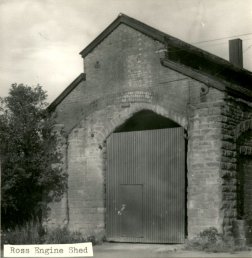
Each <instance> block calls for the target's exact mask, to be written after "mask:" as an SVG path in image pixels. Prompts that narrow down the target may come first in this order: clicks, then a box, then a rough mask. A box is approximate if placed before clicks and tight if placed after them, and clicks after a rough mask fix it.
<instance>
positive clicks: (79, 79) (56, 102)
mask: <svg viewBox="0 0 252 258" xmlns="http://www.w3.org/2000/svg"><path fill="white" fill-rule="evenodd" d="M83 80H84V81H85V80H86V74H85V73H81V74H80V75H79V76H78V77H77V78H76V79H75V80H74V81H72V82H71V83H70V84H69V86H68V87H66V89H65V90H64V91H63V92H62V93H61V94H60V95H59V96H58V97H57V98H56V99H55V100H54V101H53V102H52V103H51V104H50V105H49V106H48V107H47V110H48V111H49V112H52V111H54V110H55V108H56V107H57V106H58V105H59V104H60V103H61V102H62V101H63V100H64V99H65V97H66V96H67V95H68V94H69V93H70V92H71V91H72V90H74V89H75V87H76V86H77V85H79V83H80V82H82V81H83Z"/></svg>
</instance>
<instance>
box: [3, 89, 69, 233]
mask: <svg viewBox="0 0 252 258" xmlns="http://www.w3.org/2000/svg"><path fill="white" fill-rule="evenodd" d="M46 97H47V95H46V93H45V91H43V89H42V87H41V86H39V85H38V86H36V87H35V88H32V87H29V86H24V85H22V84H19V85H17V84H13V85H12V87H11V89H10V91H9V95H8V97H6V98H4V99H1V106H0V142H1V145H0V157H1V163H2V164H1V170H2V181H1V190H2V206H1V215H2V227H4V228H7V227H15V226H16V225H22V224H23V223H25V222H27V221H30V220H31V219H32V218H35V217H39V218H40V219H41V217H42V212H43V211H45V210H46V204H47V203H48V202H50V201H52V200H55V199H60V198H61V197H62V195H63V192H64V191H65V189H66V180H67V175H66V174H65V173H64V172H63V171H62V169H61V166H52V164H53V163H59V161H60V155H59V153H57V151H56V136H55V135H54V134H53V123H54V121H53V120H52V119H51V118H50V117H49V116H48V114H47V110H46V105H47V103H46V102H45V101H46Z"/></svg>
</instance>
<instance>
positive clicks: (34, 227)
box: [1, 222, 97, 246]
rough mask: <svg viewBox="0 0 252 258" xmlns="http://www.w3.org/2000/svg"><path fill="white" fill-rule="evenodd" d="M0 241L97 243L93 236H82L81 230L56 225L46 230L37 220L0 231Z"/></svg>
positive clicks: (16, 243)
mask: <svg viewBox="0 0 252 258" xmlns="http://www.w3.org/2000/svg"><path fill="white" fill-rule="evenodd" d="M1 239H2V241H1V243H2V246H3V245H4V244H12V245H25V244H71V243H83V242H92V243H93V245H95V244H97V241H96V239H95V237H94V236H89V237H84V236H83V235H82V234H81V232H78V231H70V230H69V229H68V228H67V227H62V228H60V227H58V228H55V229H53V230H50V231H48V232H46V231H45V229H44V228H43V227H42V226H41V224H40V223H38V222H29V223H26V224H25V225H23V226H22V227H18V226H17V227H15V228H14V229H12V230H10V229H9V230H5V231H2V232H1Z"/></svg>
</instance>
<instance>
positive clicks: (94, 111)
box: [52, 24, 248, 238]
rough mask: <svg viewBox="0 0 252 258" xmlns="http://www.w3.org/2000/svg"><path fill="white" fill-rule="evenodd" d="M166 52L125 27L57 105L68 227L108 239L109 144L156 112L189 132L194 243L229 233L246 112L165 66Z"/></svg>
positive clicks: (58, 209) (93, 56) (90, 58)
mask: <svg viewBox="0 0 252 258" xmlns="http://www.w3.org/2000/svg"><path fill="white" fill-rule="evenodd" d="M163 48H164V46H163V45H162V44H161V43H160V42H158V41H155V40H153V39H151V38H149V37H147V36H145V35H144V34H141V33H139V32H137V31H136V30H134V29H132V28H130V27H128V26H126V25H123V24H121V25H120V26H119V27H118V28H117V29H116V30H114V31H113V32H112V33H111V34H110V35H109V36H108V37H107V38H105V39H104V40H103V42H101V43H100V44H99V45H98V46H97V47H96V48H95V49H94V50H93V51H92V52H91V53H89V54H88V55H87V56H86V58H85V72H86V81H83V82H81V83H80V84H79V85H78V86H77V87H76V88H75V89H74V90H73V91H72V92H71V93H70V94H69V95H68V96H67V97H66V98H65V99H64V100H63V101H62V102H61V103H60V104H59V105H58V106H57V109H56V112H55V113H56V115H57V122H58V123H59V124H64V131H65V133H66V142H67V145H66V146H67V147H66V152H67V156H66V160H65V162H66V163H67V170H68V174H69V181H68V184H69V189H68V193H67V194H68V208H69V209H68V210H69V214H68V215H69V221H68V222H69V227H70V228H71V229H74V230H81V231H82V232H83V233H85V234H87V235H91V234H92V235H93V234H95V235H98V236H100V237H103V236H104V235H105V215H106V207H105V199H104V198H105V194H104V191H105V185H106V178H105V169H106V139H107V137H108V136H109V135H110V134H111V133H112V132H113V131H114V130H115V129H116V128H117V127H118V126H120V125H121V124H123V123H124V122H125V121H126V120H127V119H128V118H130V117H131V116H133V115H134V114H135V113H136V112H138V111H141V110H151V111H154V112H155V113H157V114H160V115H162V116H164V117H167V118H169V119H171V120H173V121H175V122H177V123H178V124H179V125H180V126H182V127H184V128H185V129H186V130H187V131H188V154H187V170H188V171H187V175H188V187H187V200H188V202H187V216H188V234H189V238H192V237H193V236H195V235H196V234H197V233H199V232H200V231H201V230H203V229H205V228H208V227H211V226H214V227H216V228H217V229H218V230H219V231H220V232H222V231H223V230H224V232H230V225H231V223H232V220H233V219H234V218H235V216H236V208H235V207H236V201H235V195H236V188H235V185H236V179H235V178H236V172H235V171H236V162H237V161H236V144H235V140H234V129H235V125H236V123H237V121H238V120H239V121H243V120H244V118H245V117H244V116H248V115H244V114H245V113H246V112H245V111H244V110H242V108H240V107H237V104H234V103H233V100H228V101H229V102H227V99H226V95H225V94H224V92H221V91H219V90H216V89H213V88H208V87H207V86H206V85H204V84H202V83H200V82H198V81H195V80H193V79H191V78H189V77H187V76H184V75H182V74H180V73H178V72H175V71H173V70H171V69H168V68H166V67H163V66H162V65H161V64H160V57H161V56H160V51H159V50H160V49H163ZM226 103H227V104H226ZM234 112H235V114H237V119H238V120H234V115H233V114H234ZM246 114H247V113H246ZM227 178H228V179H227ZM63 202H64V200H63ZM52 210H53V212H52V214H54V215H53V216H55V214H66V211H65V210H66V207H65V206H64V205H60V204H58V206H54V208H53V206H52ZM63 217H64V216H63Z"/></svg>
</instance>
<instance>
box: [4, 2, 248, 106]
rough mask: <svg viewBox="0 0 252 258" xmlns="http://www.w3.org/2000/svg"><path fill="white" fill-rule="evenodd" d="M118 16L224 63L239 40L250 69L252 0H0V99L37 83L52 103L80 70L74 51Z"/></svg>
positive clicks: (87, 42) (78, 58)
mask: <svg viewBox="0 0 252 258" xmlns="http://www.w3.org/2000/svg"><path fill="white" fill-rule="evenodd" d="M119 13H124V14H126V15H128V16H131V17H133V18H135V19H137V20H140V21H142V22H144V23H146V24H148V25H150V26H152V27H154V28H156V29H159V30H161V31H163V32H165V33H167V34H170V35H172V36H174V37H177V38H179V39H181V40H184V41H186V42H188V43H190V44H193V45H195V46H197V47H199V48H202V49H204V50H206V51H208V52H210V53H213V54H215V55H218V56H220V57H222V58H224V59H228V40H229V39H234V38H238V37H239V38H241V39H242V40H243V60H244V68H245V69H247V70H250V71H252V0H240V1H239V0H0V57H1V58H0V96H1V97H4V96H6V95H7V94H8V91H9V89H10V86H11V84H12V83H23V84H26V85H31V86H35V85H37V84H40V85H42V86H43V89H44V90H46V91H47V93H48V102H52V101H53V100H54V99H55V98H56V97H57V96H58V95H59V94H60V93H61V92H62V91H63V90H64V89H65V88H66V87H67V86H68V85H69V84H70V83H71V82H72V81H73V80H74V79H75V78H76V77H77V76H78V75H79V74H80V73H81V72H83V62H82V58H81V56H80V55H79V52H80V51H81V50H82V49H83V48H85V47H86V46H87V45H88V44H89V43H90V42H91V41H92V40H94V39H95V38H96V37H97V36H98V35H99V34H100V33H101V32H102V31H103V30H104V29H105V28H106V27H107V26H108V25H109V24H110V23H111V22H113V20H115V19H116V18H117V16H118V15H119Z"/></svg>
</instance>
